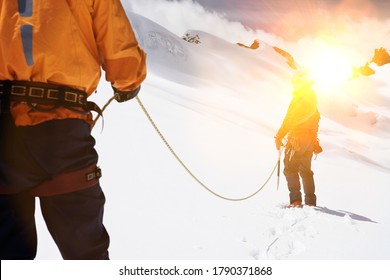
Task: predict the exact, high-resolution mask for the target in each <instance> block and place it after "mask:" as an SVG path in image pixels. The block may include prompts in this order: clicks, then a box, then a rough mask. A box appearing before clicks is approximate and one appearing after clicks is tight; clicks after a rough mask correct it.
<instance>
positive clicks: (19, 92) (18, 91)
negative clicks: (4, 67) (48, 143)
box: [0, 80, 101, 114]
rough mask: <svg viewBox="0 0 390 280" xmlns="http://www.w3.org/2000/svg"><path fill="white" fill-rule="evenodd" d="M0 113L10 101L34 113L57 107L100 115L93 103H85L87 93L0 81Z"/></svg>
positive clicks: (51, 85)
mask: <svg viewBox="0 0 390 280" xmlns="http://www.w3.org/2000/svg"><path fill="white" fill-rule="evenodd" d="M0 99H1V111H2V112H8V111H9V103H10V101H17V102H26V103H27V104H29V105H30V106H31V108H32V109H33V110H36V111H44V112H48V111H52V110H54V109H56V108H58V107H61V106H62V107H65V108H67V109H69V110H73V111H76V112H79V113H81V114H87V113H88V112H89V111H95V112H97V113H98V114H101V110H100V108H99V107H98V106H97V105H96V104H95V103H93V102H90V101H87V93H85V92H84V91H82V90H78V89H75V88H71V87H67V86H61V85H54V84H49V83H41V82H29V81H9V80H4V81H3V80H1V81H0ZM38 105H50V106H52V107H51V108H49V109H43V108H39V107H38Z"/></svg>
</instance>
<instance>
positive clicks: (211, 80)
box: [38, 12, 390, 260]
mask: <svg viewBox="0 0 390 280" xmlns="http://www.w3.org/2000/svg"><path fill="white" fill-rule="evenodd" d="M128 16H129V18H130V19H131V22H132V24H133V27H134V29H135V31H136V34H137V38H138V39H139V42H140V44H141V45H142V46H143V48H144V49H145V50H146V52H147V53H148V57H147V63H148V77H147V80H146V81H145V83H144V84H143V86H142V91H141V93H140V95H139V96H140V98H141V100H142V102H143V103H144V105H145V107H146V108H147V110H148V111H149V113H150V115H151V116H152V118H153V119H154V121H155V123H156V125H157V126H158V127H159V129H160V130H161V132H162V133H163V134H164V136H165V137H166V139H167V140H168V142H169V143H170V145H171V146H172V148H173V149H174V150H175V152H176V153H177V154H178V155H179V156H180V157H181V159H182V160H183V162H185V164H186V165H187V166H188V167H189V169H191V171H192V172H193V173H194V174H195V175H196V176H197V177H198V178H199V179H200V180H201V181H202V182H204V184H206V185H207V186H209V187H210V188H211V189H212V190H213V191H215V192H217V193H219V194H221V195H223V196H227V197H234V198H236V197H245V196H247V195H249V194H251V193H253V192H255V191H256V190H257V189H258V188H259V187H260V186H261V185H262V184H263V183H264V181H265V180H266V178H267V177H268V176H269V174H270V173H271V171H272V169H273V167H274V165H275V163H276V160H277V156H278V155H277V151H276V150H275V147H274V139H273V136H274V134H275V133H276V131H277V129H278V128H279V126H280V124H281V122H282V120H283V117H284V115H285V112H286V110H287V106H288V104H289V101H290V98H291V90H292V89H291V85H290V79H291V76H292V74H293V72H294V70H293V69H292V68H291V67H290V66H289V65H288V64H287V63H286V57H283V56H282V55H280V53H278V52H276V51H275V49H274V47H273V46H270V45H268V44H267V43H266V42H263V41H262V40H261V38H254V39H258V40H259V42H260V45H259V48H257V49H247V48H243V47H240V46H239V45H237V44H234V43H230V42H227V41H225V40H223V39H221V38H218V37H215V36H213V35H211V34H208V33H206V32H201V31H196V30H189V31H188V32H186V34H187V36H192V37H195V36H197V40H199V42H198V43H197V44H195V43H191V42H188V41H186V40H184V39H183V38H181V37H178V36H176V35H175V34H173V33H171V32H170V31H168V30H166V29H165V28H164V27H162V26H160V25H158V24H156V23H154V22H152V21H150V20H149V19H146V18H144V17H142V16H140V15H137V14H134V13H131V12H128ZM186 34H183V36H186ZM377 73H378V74H377V75H375V76H372V77H364V78H361V79H356V80H352V81H351V82H350V84H349V87H348V88H347V89H346V90H345V92H344V93H342V94H337V95H336V94H331V95H322V96H319V102H320V104H319V106H320V110H321V114H322V119H321V122H320V132H319V138H320V140H321V144H322V146H323V148H324V152H323V153H322V154H320V155H319V156H318V158H317V160H315V161H313V169H314V172H315V180H316V185H317V196H318V205H319V206H320V207H318V208H310V207H304V208H303V209H284V208H283V207H282V206H283V205H285V204H286V203H287V202H288V192H287V187H286V184H285V180H284V177H281V178H280V179H281V180H280V182H281V183H280V187H279V190H277V189H276V180H277V178H276V175H274V177H273V178H272V179H271V181H270V182H269V183H268V185H266V187H265V188H264V189H263V190H262V191H260V192H259V193H258V194H257V195H256V196H254V197H253V198H251V199H249V200H246V201H242V202H230V201H225V200H222V199H220V198H218V197H216V196H213V195H212V194H211V193H210V192H208V191H207V190H205V189H204V188H203V187H202V186H201V185H199V184H198V183H197V182H196V181H195V180H194V179H193V178H192V177H191V176H190V175H189V174H188V173H187V172H186V171H185V170H184V169H183V168H182V166H181V165H180V164H179V163H178V162H177V161H176V159H175V158H174V157H173V156H172V154H171V153H170V152H169V150H168V149H167V148H166V146H165V145H164V143H163V141H162V140H161V139H160V137H159V136H158V135H157V133H156V132H155V131H154V130H153V128H152V126H151V125H150V123H149V121H148V120H147V118H146V117H145V115H144V114H143V112H142V110H141V109H140V107H139V106H138V104H137V102H136V101H131V102H128V103H125V104H118V103H113V104H111V105H110V107H108V109H107V110H106V112H105V122H104V123H105V125H104V129H103V132H101V129H100V127H99V124H98V125H97V126H96V128H95V130H94V136H95V137H96V139H97V143H98V144H97V149H98V151H99V153H100V166H101V167H102V169H103V174H104V176H103V178H102V181H101V183H102V187H103V188H104V190H105V193H106V196H107V207H106V215H105V224H106V226H107V228H108V231H109V232H110V235H111V240H112V244H111V249H110V253H111V257H112V258H113V259H185V260H190V259H243V260H245V259H388V258H389V257H390V242H389V238H388V236H389V235H390V212H389V211H388V201H389V199H390V188H389V187H388V182H389V179H390V144H389V142H388V140H387V139H388V137H389V131H390V129H389V128H390V113H389V112H390V111H389V109H390V84H389V81H388V79H386V77H388V76H389V74H390V67H387V66H383V67H382V68H381V69H380V70H379V69H378V71H377ZM356 89H360V90H359V92H362V89H366V90H365V93H364V94H363V95H356V94H355V90H356ZM110 95H111V89H110V85H108V84H107V83H106V82H105V81H104V80H103V81H102V82H101V84H100V86H99V90H98V94H97V95H96V96H94V98H95V101H97V102H98V103H99V104H104V103H105V101H106V100H107V99H108V98H109V97H110ZM282 176H283V175H282ZM42 224H43V222H42V221H41V222H40V243H39V244H40V247H39V252H38V257H39V258H40V259H56V258H60V256H59V254H58V253H57V249H56V248H55V246H54V244H53V243H52V242H51V241H50V240H51V239H50V237H49V236H48V234H47V232H46V230H45V229H44V226H42Z"/></svg>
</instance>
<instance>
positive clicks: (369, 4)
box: [195, 0, 390, 39]
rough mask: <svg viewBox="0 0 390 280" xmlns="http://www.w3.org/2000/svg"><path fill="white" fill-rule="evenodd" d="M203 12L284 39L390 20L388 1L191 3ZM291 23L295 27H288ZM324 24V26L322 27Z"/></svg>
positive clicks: (205, 0)
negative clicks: (353, 23)
mask: <svg viewBox="0 0 390 280" xmlns="http://www.w3.org/2000/svg"><path fill="white" fill-rule="evenodd" d="M195 1H196V2H197V3H199V4H201V5H202V6H203V7H205V8H206V9H207V10H210V11H215V12H218V13H223V14H225V15H226V17H227V18H229V19H230V20H236V21H240V22H242V23H243V24H244V25H245V26H248V27H250V28H252V29H263V30H265V31H267V32H271V33H276V34H278V35H280V36H283V37H285V38H286V39H297V38H299V37H300V36H301V35H302V34H315V33H316V32H318V31H319V30H320V29H324V28H329V29H332V28H333V27H334V23H335V22H336V23H337V22H339V21H340V20H342V19H346V18H348V19H350V20H354V21H361V20H362V19H365V18H368V17H370V18H372V19H376V20H385V19H387V18H390V1H367V0H344V1H340V0H327V1H324V0H322V1H321V0H314V1H313V0H298V1H288V0H273V1H267V0H260V1H258V0H257V1H254V0H240V1H237V0H213V1H208V0H195ZM291 21H294V23H295V24H291ZM324 24H325V26H324Z"/></svg>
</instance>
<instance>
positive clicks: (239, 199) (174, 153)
mask: <svg viewBox="0 0 390 280" xmlns="http://www.w3.org/2000/svg"><path fill="white" fill-rule="evenodd" d="M135 98H136V100H137V102H138V104H139V106H140V107H141V109H142V111H143V112H144V114H145V115H146V117H147V118H148V120H149V122H150V123H151V125H152V126H153V128H154V130H155V131H156V132H157V134H158V135H159V136H160V138H161V140H162V141H163V142H164V144H165V146H167V148H168V149H169V151H170V152H171V153H172V155H173V156H174V157H175V158H176V160H177V161H178V162H179V163H180V165H181V166H182V167H183V168H184V169H185V170H186V171H187V173H188V174H189V175H190V176H191V177H192V178H193V179H194V180H195V181H196V182H198V183H199V184H200V185H201V186H202V187H203V188H204V189H206V190H207V191H208V192H210V193H211V194H213V195H214V196H216V197H219V198H221V199H224V200H228V201H243V200H247V199H249V198H251V197H253V196H255V195H256V194H258V193H259V192H260V191H261V190H262V189H263V188H264V187H265V186H266V185H267V184H268V182H269V180H270V179H271V178H272V175H273V174H274V173H275V171H276V170H277V169H278V173H279V167H280V156H281V153H279V157H278V160H277V162H276V164H275V166H274V168H273V169H272V171H271V174H270V175H269V176H268V178H267V179H266V180H265V182H264V184H263V185H261V186H260V187H259V188H258V189H257V190H256V191H255V192H254V193H252V194H250V195H248V196H245V197H241V198H229V197H225V196H223V195H220V194H218V193H216V192H214V191H213V190H212V189H211V188H209V187H208V186H207V185H206V184H204V183H203V182H202V181H201V180H200V179H199V178H198V177H197V176H195V175H194V174H193V173H192V172H191V170H190V169H189V168H188V167H187V165H186V164H185V163H184V162H183V161H182V160H181V158H180V157H179V156H178V155H177V154H176V152H175V151H174V150H173V148H172V147H171V145H170V144H169V143H168V141H167V140H166V138H165V137H164V135H163V134H162V133H161V131H160V129H159V128H158V127H157V125H156V123H155V122H154V121H153V119H152V117H151V116H150V114H149V112H148V110H146V108H145V106H144V104H143V103H142V102H141V99H140V98H139V97H138V96H136V97H135ZM114 99H115V95H114V96H112V97H111V98H110V99H109V100H108V101H107V103H106V104H105V105H104V106H103V108H102V113H103V112H104V110H105V109H106V108H107V107H108V105H110V103H111V102H112V101H113V100H114ZM99 117H100V115H98V116H97V117H96V118H95V120H94V121H93V123H92V128H93V127H94V126H95V124H96V122H97V121H98V119H99ZM278 176H279V174H278ZM278 185H279V182H278Z"/></svg>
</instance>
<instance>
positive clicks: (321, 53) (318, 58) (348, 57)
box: [305, 42, 354, 93]
mask: <svg viewBox="0 0 390 280" xmlns="http://www.w3.org/2000/svg"><path fill="white" fill-rule="evenodd" d="M305 56H306V59H305V60H306V63H305V66H306V68H307V70H308V72H309V76H310V78H311V79H312V80H313V81H314V86H315V87H316V89H317V90H319V91H321V92H325V93H332V92H333V93H334V92H337V91H338V90H340V89H341V87H343V86H344V85H345V84H346V83H347V82H348V81H349V79H350V78H351V77H352V73H353V72H352V70H353V66H354V59H353V52H352V51H351V50H348V49H345V48H343V47H341V46H337V45H332V44H328V43H323V42H320V43H318V44H317V45H316V46H314V47H312V48H310V49H309V50H308V52H307V53H306V54H305Z"/></svg>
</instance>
